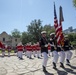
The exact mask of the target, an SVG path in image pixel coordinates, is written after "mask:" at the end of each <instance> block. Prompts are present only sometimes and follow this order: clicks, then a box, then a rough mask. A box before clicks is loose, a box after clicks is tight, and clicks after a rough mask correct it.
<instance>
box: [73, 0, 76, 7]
mask: <svg viewBox="0 0 76 75" xmlns="http://www.w3.org/2000/svg"><path fill="white" fill-rule="evenodd" d="M73 5H74V7H75V8H76V0H73Z"/></svg>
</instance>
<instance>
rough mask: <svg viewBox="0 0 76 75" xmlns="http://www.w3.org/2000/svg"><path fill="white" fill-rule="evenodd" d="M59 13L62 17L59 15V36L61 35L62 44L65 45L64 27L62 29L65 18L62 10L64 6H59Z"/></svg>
mask: <svg viewBox="0 0 76 75" xmlns="http://www.w3.org/2000/svg"><path fill="white" fill-rule="evenodd" d="M59 14H60V17H59V31H60V33H59V37H60V44H61V45H62V46H63V45H64V35H63V29H62V22H63V21H64V18H63V11H62V7H61V6H60V8H59Z"/></svg>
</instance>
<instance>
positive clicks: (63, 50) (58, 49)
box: [0, 31, 72, 72]
mask: <svg viewBox="0 0 76 75" xmlns="http://www.w3.org/2000/svg"><path fill="white" fill-rule="evenodd" d="M49 36H50V38H49V40H48V39H47V38H46V31H42V32H41V38H40V40H39V41H38V42H37V43H34V44H33V45H32V44H31V42H29V43H27V44H26V45H24V46H23V45H22V43H21V42H20V43H18V45H17V47H16V49H17V57H18V58H19V59H20V60H23V52H24V53H25V56H26V57H27V58H29V59H32V58H33V57H37V58H38V59H40V58H43V59H42V60H43V62H42V67H43V72H47V70H46V66H47V62H48V56H52V58H53V60H52V64H53V69H56V66H57V65H56V63H57V62H58V58H59V57H60V60H59V61H60V67H62V68H65V66H64V61H65V60H66V65H69V64H70V59H71V57H72V52H71V50H72V46H71V44H70V41H69V39H68V36H65V39H64V46H62V45H57V41H56V38H55V33H51V34H50V35H49ZM11 49H12V48H11V47H10V46H7V45H4V44H2V43H1V42H0V50H1V51H2V57H4V56H5V50H7V51H8V57H10V53H11ZM32 56H33V57H32Z"/></svg>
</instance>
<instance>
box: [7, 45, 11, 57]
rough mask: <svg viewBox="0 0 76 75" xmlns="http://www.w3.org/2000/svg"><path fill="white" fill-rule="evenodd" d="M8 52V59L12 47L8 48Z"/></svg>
mask: <svg viewBox="0 0 76 75" xmlns="http://www.w3.org/2000/svg"><path fill="white" fill-rule="evenodd" d="M7 50H8V57H10V52H11V46H9V45H8V46H7Z"/></svg>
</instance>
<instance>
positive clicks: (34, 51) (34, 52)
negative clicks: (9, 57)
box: [32, 43, 36, 57]
mask: <svg viewBox="0 0 76 75" xmlns="http://www.w3.org/2000/svg"><path fill="white" fill-rule="evenodd" d="M32 51H33V56H34V57H36V44H35V43H34V44H33V45H32Z"/></svg>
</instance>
